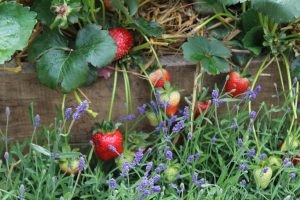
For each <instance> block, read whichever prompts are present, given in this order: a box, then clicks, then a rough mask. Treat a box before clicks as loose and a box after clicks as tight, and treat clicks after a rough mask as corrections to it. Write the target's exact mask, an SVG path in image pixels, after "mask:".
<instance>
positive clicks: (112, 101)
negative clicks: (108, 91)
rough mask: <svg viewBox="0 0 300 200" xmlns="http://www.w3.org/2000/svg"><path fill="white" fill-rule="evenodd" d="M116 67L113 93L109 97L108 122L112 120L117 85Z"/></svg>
mask: <svg viewBox="0 0 300 200" xmlns="http://www.w3.org/2000/svg"><path fill="white" fill-rule="evenodd" d="M117 69H118V65H117V64H116V70H115V77H114V86H113V92H112V96H111V101H110V108H109V113H108V121H111V118H112V110H113V107H114V102H115V96H116V89H117V83H118V71H117Z"/></svg>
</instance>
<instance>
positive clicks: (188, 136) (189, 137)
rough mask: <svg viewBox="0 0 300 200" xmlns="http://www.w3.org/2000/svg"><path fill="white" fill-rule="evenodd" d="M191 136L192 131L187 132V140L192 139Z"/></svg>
mask: <svg viewBox="0 0 300 200" xmlns="http://www.w3.org/2000/svg"><path fill="white" fill-rule="evenodd" d="M192 137H193V134H192V132H189V133H188V135H187V138H188V140H191V139H192Z"/></svg>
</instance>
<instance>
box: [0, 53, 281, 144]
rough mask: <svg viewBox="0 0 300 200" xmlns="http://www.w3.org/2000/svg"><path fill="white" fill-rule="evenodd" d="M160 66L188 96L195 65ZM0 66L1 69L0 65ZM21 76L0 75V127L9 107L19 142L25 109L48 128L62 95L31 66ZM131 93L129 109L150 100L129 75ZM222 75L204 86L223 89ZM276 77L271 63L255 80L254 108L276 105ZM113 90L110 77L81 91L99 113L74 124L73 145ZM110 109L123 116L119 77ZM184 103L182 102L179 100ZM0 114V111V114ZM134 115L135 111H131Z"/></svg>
mask: <svg viewBox="0 0 300 200" xmlns="http://www.w3.org/2000/svg"><path fill="white" fill-rule="evenodd" d="M162 64H164V65H167V66H168V69H169V72H170V76H171V79H172V84H174V85H176V86H177V87H179V88H182V89H184V92H183V95H184V96H188V95H191V93H192V90H193V79H194V73H195V69H196V68H195V65H192V64H190V63H188V62H186V61H184V60H182V59H178V58H177V57H176V56H167V57H163V58H162ZM260 64H261V62H260V61H259V60H255V61H253V62H252V64H251V66H250V67H249V72H250V73H251V74H255V73H256V72H257V70H258V68H259V65H260ZM0 67H1V66H0ZM23 68H24V69H23V71H22V72H21V73H3V72H0V111H1V113H2V115H1V117H0V127H1V128H2V129H3V128H5V116H4V110H5V107H6V106H9V107H10V108H11V119H10V126H9V137H10V138H11V139H13V140H22V139H24V138H25V137H29V136H31V134H32V130H33V128H32V124H31V122H30V120H29V117H28V116H29V115H28V106H29V104H30V103H31V102H35V104H36V107H35V113H36V114H39V115H40V116H41V123H42V124H43V125H48V124H49V123H51V122H53V119H54V117H55V116H56V114H57V113H56V109H55V107H56V106H60V103H61V100H62V94H61V93H59V92H57V91H54V90H51V89H49V88H47V87H46V86H44V85H41V84H40V83H39V81H38V80H37V78H36V74H35V72H34V70H33V67H32V66H31V65H29V64H26V63H24V65H23ZM129 78H130V85H131V88H132V89H131V90H132V100H133V108H136V107H137V106H139V105H141V104H143V103H146V102H148V101H149V98H150V92H149V91H150V88H149V83H148V82H147V81H145V80H142V79H139V78H137V77H136V76H133V75H129ZM225 79H226V74H222V75H219V76H215V77H211V76H208V75H205V81H204V84H205V86H208V87H211V88H212V87H213V86H214V84H215V83H217V84H218V85H219V87H223V85H224V82H225ZM279 80H280V79H279V75H278V73H277V67H276V65H275V64H273V66H269V68H268V69H267V70H266V71H265V72H264V74H263V75H262V76H261V77H260V78H259V81H258V84H261V85H262V92H261V93H260V94H259V96H258V99H257V101H256V103H255V104H254V108H255V107H256V108H257V107H258V106H259V103H260V102H263V101H265V102H266V103H267V105H271V104H278V103H280V102H278V100H277V98H272V96H271V95H272V94H275V93H276V89H275V87H274V83H276V84H277V86H278V90H279V91H280V90H281V87H280V85H281V84H280V81H279ZM112 88H113V77H111V78H110V79H108V80H104V79H101V80H99V81H97V82H96V83H95V84H93V85H92V86H89V87H86V88H82V91H83V92H84V93H85V94H86V95H87V96H88V97H89V99H90V100H91V102H92V104H91V105H90V106H91V108H92V109H93V110H95V111H97V112H99V113H100V114H99V116H98V117H97V119H93V118H92V117H90V116H89V115H88V114H85V115H83V116H82V118H81V119H80V120H79V121H77V122H76V124H75V127H74V128H73V131H72V139H71V142H73V143H81V142H87V141H88V140H89V138H90V131H91V129H92V127H93V125H94V123H95V122H96V121H101V120H103V119H106V118H107V115H108V110H109V104H110V100H111V93H112ZM116 95H117V96H116V101H115V106H114V113H113V118H114V119H116V120H118V119H119V116H120V115H124V113H125V106H124V104H125V91H124V81H123V78H122V75H121V74H120V75H119V79H118V87H117V94H116ZM68 99H69V101H68V106H74V107H75V106H76V105H77V103H76V101H75V100H74V98H73V96H72V95H71V94H70V95H68ZM183 101H184V100H183ZM2 111H3V112H2ZM135 112H136V109H135Z"/></svg>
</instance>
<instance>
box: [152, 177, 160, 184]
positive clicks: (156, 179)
mask: <svg viewBox="0 0 300 200" xmlns="http://www.w3.org/2000/svg"><path fill="white" fill-rule="evenodd" d="M159 179H160V175H156V176H154V178H153V182H154V183H156V182H158V181H159Z"/></svg>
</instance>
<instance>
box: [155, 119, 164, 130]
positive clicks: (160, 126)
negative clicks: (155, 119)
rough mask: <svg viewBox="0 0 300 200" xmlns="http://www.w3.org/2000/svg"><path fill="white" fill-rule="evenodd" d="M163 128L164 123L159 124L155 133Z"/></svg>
mask: <svg viewBox="0 0 300 200" xmlns="http://www.w3.org/2000/svg"><path fill="white" fill-rule="evenodd" d="M164 127H165V122H164V121H163V122H160V123H159V124H158V126H157V127H156V128H155V130H156V131H160V130H162V129H163V128H164Z"/></svg>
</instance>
